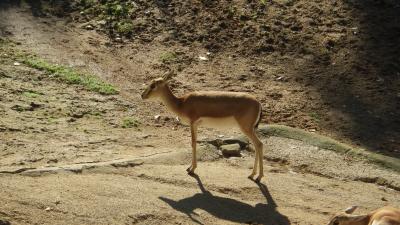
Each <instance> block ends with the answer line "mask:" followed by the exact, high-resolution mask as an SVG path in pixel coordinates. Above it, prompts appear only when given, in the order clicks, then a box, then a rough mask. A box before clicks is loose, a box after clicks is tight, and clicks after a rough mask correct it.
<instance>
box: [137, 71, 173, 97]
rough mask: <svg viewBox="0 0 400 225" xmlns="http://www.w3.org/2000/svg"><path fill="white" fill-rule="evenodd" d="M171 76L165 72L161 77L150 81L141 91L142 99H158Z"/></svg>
mask: <svg viewBox="0 0 400 225" xmlns="http://www.w3.org/2000/svg"><path fill="white" fill-rule="evenodd" d="M172 75H173V73H172V72H167V73H165V74H164V76H163V77H160V78H157V79H154V80H152V81H151V83H150V84H149V85H148V86H147V88H146V90H144V91H143V93H142V99H155V98H159V97H160V96H161V95H162V94H163V91H164V90H165V87H166V85H167V83H168V80H169V79H171V77H172Z"/></svg>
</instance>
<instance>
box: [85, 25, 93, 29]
mask: <svg viewBox="0 0 400 225" xmlns="http://www.w3.org/2000/svg"><path fill="white" fill-rule="evenodd" d="M93 28H94V27H93V26H92V25H91V24H89V25H87V26H85V29H86V30H93Z"/></svg>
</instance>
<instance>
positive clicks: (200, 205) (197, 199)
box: [159, 175, 290, 225]
mask: <svg viewBox="0 0 400 225" xmlns="http://www.w3.org/2000/svg"><path fill="white" fill-rule="evenodd" d="M192 177H194V178H195V179H196V180H197V183H198V185H199V188H200V190H201V193H197V194H195V195H193V196H191V197H188V198H184V199H181V200H178V201H175V200H172V199H169V198H165V197H159V198H160V199H161V200H162V201H164V202H166V203H168V204H169V205H170V206H171V207H172V208H174V209H175V210H177V211H180V212H182V213H185V214H186V215H188V217H189V218H190V219H191V220H192V221H193V222H195V223H198V224H203V223H202V222H201V221H199V220H198V219H197V218H196V217H197V216H198V214H197V213H195V212H194V211H195V210H196V209H201V210H204V211H206V212H208V213H209V214H211V215H213V216H215V217H217V218H219V219H223V220H228V221H232V222H237V223H248V224H253V223H257V224H268V225H289V224H290V221H289V219H288V218H287V217H286V216H285V215H282V214H281V213H279V212H278V211H277V209H276V208H277V205H276V203H275V201H274V199H273V198H272V196H271V194H270V193H269V191H268V188H267V186H265V185H264V184H262V183H257V185H258V186H259V188H260V191H261V193H262V194H263V195H264V197H265V198H266V201H267V202H266V203H258V204H256V205H255V206H252V205H250V204H247V203H244V202H241V201H238V200H235V199H232V198H226V197H220V196H215V195H213V194H212V193H211V192H209V191H208V190H206V189H205V187H204V185H203V183H202V182H201V179H200V177H199V176H197V175H192Z"/></svg>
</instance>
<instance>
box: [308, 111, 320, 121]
mask: <svg viewBox="0 0 400 225" xmlns="http://www.w3.org/2000/svg"><path fill="white" fill-rule="evenodd" d="M308 115H309V116H310V117H311V118H312V119H313V120H314V121H316V122H319V121H321V116H320V115H319V114H318V113H316V112H311V113H309V114H308Z"/></svg>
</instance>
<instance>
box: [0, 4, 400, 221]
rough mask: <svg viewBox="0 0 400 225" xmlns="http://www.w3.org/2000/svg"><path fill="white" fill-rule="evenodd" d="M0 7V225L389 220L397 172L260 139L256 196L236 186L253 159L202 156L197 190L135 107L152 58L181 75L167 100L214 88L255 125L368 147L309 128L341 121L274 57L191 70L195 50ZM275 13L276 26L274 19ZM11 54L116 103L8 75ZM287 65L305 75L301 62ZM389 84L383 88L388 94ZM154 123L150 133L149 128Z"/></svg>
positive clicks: (169, 129) (17, 70)
mask: <svg viewBox="0 0 400 225" xmlns="http://www.w3.org/2000/svg"><path fill="white" fill-rule="evenodd" d="M0 6H2V8H1V9H0V32H1V33H0V34H1V35H2V37H7V38H10V39H11V40H13V41H15V42H16V43H17V45H16V46H15V47H14V48H12V49H8V48H7V50H4V49H3V50H4V52H0V54H1V58H0V59H1V62H0V64H1V67H0V82H1V84H0V87H1V88H0V103H1V106H0V107H1V108H0V113H1V115H2V118H1V119H0V121H1V123H0V140H1V142H0V148H1V151H0V154H1V158H0V180H1V182H0V202H1V203H2V204H0V224H2V223H4V224H7V223H6V221H9V223H11V224H160V223H163V224H165V223H167V224H238V223H245V224H246V223H247V224H283V225H285V224H302V225H303V224H310V225H315V224H324V223H326V221H327V220H328V218H329V216H330V215H331V214H332V213H334V212H336V211H338V210H340V209H344V208H346V207H348V206H350V205H360V212H367V211H369V210H372V209H374V208H376V207H379V206H383V205H394V206H400V192H399V191H400V183H399V180H400V175H399V174H398V173H397V172H394V171H390V170H386V169H383V168H380V167H378V166H376V165H371V164H369V163H367V162H366V161H364V160H362V159H357V158H354V157H350V156H347V155H341V154H337V153H334V152H330V151H326V150H324V149H319V148H318V147H315V146H310V145H306V144H304V143H302V142H299V141H295V140H290V139H285V138H279V137H262V138H263V142H264V143H265V144H266V146H265V152H266V157H265V160H264V164H265V167H266V168H265V172H266V176H265V179H264V180H263V182H262V183H260V184H256V183H254V182H252V181H251V180H248V179H247V178H246V177H247V175H248V174H249V173H250V171H251V166H252V163H253V155H252V153H251V152H248V151H243V152H242V157H232V158H224V157H221V156H220V155H219V154H218V150H217V149H216V147H215V146H213V145H210V144H204V143H203V144H201V150H200V151H201V152H202V153H201V154H200V156H199V157H200V161H201V162H200V163H199V168H198V170H197V174H198V176H195V177H191V176H188V175H187V174H186V172H185V169H186V167H187V166H188V163H189V160H190V148H189V146H190V145H189V140H190V132H189V130H188V128H187V127H185V126H183V125H181V124H179V123H178V122H177V121H176V120H175V118H174V116H173V115H171V114H170V113H168V112H167V111H166V110H165V108H164V107H163V106H161V105H160V104H159V103H152V102H143V101H142V100H141V99H140V95H139V94H140V93H141V91H142V90H143V88H144V87H145V86H144V84H145V83H146V82H147V81H148V80H149V79H150V78H153V77H157V76H159V75H160V74H162V72H163V71H164V70H165V67H166V65H165V63H163V62H161V61H162V60H160V56H162V55H163V54H164V53H165V52H171V51H173V52H176V53H178V58H179V60H180V61H179V63H178V64H177V65H174V66H177V67H179V66H181V67H182V70H181V71H180V72H179V73H178V75H177V77H176V78H175V80H174V82H173V87H174V90H175V91H176V92H177V93H183V92H185V91H190V90H197V89H209V90H215V89H219V88H223V89H225V90H232V91H247V92H252V93H253V94H255V95H257V97H259V98H260V99H261V100H262V102H263V106H264V108H265V111H266V114H267V116H266V117H265V118H264V121H265V120H268V121H273V122H282V123H287V124H289V125H296V126H299V127H302V128H306V129H316V130H317V131H318V132H319V131H320V129H322V130H323V131H321V132H322V133H328V134H330V135H331V136H333V137H341V138H343V140H347V141H349V142H350V143H351V144H361V145H362V146H364V147H365V146H366V147H368V146H370V145H369V143H366V142H363V139H362V138H361V139H357V138H356V139H354V138H353V137H350V136H346V135H343V134H342V133H340V132H338V131H337V130H334V129H330V128H329V126H327V128H323V127H324V125H326V123H329V122H326V121H325V122H326V123H325V122H322V123H321V124H320V123H319V122H318V121H320V120H322V119H321V118H322V117H321V116H319V115H320V114H324V113H325V112H335V113H339V114H341V113H343V112H342V111H340V110H337V111H335V110H332V109H331V108H329V107H328V106H327V107H326V108H322V109H321V108H320V106H323V105H324V101H323V100H322V99H323V98H324V97H323V96H324V95H319V94H318V93H317V91H316V90H317V89H318V88H315V87H310V86H309V85H306V84H303V83H301V82H296V81H295V77H291V75H292V74H293V73H294V70H293V69H294V68H293V67H290V68H287V69H285V67H286V66H285V64H287V63H285V61H283V62H279V63H278V62H277V61H276V60H273V59H274V57H275V56H277V55H264V56H263V57H265V58H264V59H260V58H257V59H256V58H255V57H254V56H251V57H250V56H249V55H248V54H247V53H246V54H247V56H249V57H241V56H240V54H238V53H235V54H233V52H232V51H228V50H226V51H222V50H219V51H212V52H211V55H210V56H209V57H210V59H209V60H208V61H199V60H198V56H199V55H201V56H203V55H207V54H206V52H207V51H209V49H207V48H205V47H204V46H202V45H198V46H188V45H185V44H179V45H178V44H171V45H170V46H168V45H165V44H163V43H162V42H161V41H157V39H156V40H155V41H153V42H151V43H146V42H142V41H126V42H125V43H118V42H114V41H113V40H110V38H109V37H107V36H106V35H104V34H102V33H101V32H98V31H96V30H85V29H82V28H81V27H80V26H79V24H78V23H75V22H71V21H68V20H65V19H60V18H56V17H34V16H32V12H31V9H30V8H29V7H28V6H25V5H23V6H22V7H17V6H12V5H11V4H6V5H0ZM274 7H275V8H276V10H277V11H278V12H279V10H282V9H281V8H280V7H284V5H283V6H280V5H279V4H277V5H274V6H272V8H274ZM307 7H311V6H307ZM273 15H274V14H273ZM343 26H344V25H343ZM288 29H290V28H288ZM160 32H161V31H160ZM233 41H235V40H233ZM248 41H252V40H251V39H249V40H248ZM214 47H215V46H214ZM15 49H19V50H25V51H28V52H33V53H35V54H37V55H38V56H40V57H42V58H45V59H47V60H49V61H50V62H53V63H61V64H64V65H68V66H73V67H74V68H78V69H80V70H82V71H88V72H90V73H93V74H96V75H97V76H99V77H101V78H102V79H104V80H106V81H108V82H110V83H112V84H114V85H115V86H117V87H118V88H119V89H120V90H121V93H120V94H118V95H111V96H104V95H100V94H96V93H93V92H90V91H87V90H85V89H83V88H82V87H79V86H74V85H68V84H64V83H60V82H59V81H57V80H56V79H53V78H51V77H49V76H48V74H45V73H44V72H41V71H38V70H35V69H32V68H29V67H27V66H25V65H23V64H21V65H15V64H14V63H15V61H13V60H12V59H11V57H9V55H11V54H12V51H14V50H15ZM218 49H219V48H218ZM250 50H251V49H250ZM250 50H249V51H250ZM8 51H11V52H8ZM242 51H244V50H243V49H242ZM239 52H240V51H239ZM234 55H239V56H234ZM281 57H283V56H280V57H279V59H282V58H281ZM286 57H287V60H291V59H293V58H292V57H294V56H293V55H292V56H291V55H290V54H289V55H286ZM283 58H284V57H283ZM297 60H298V61H296V62H297V64H303V63H307V62H309V61H307V60H308V59H307V55H304V56H303V58H299V59H297ZM297 64H296V65H297ZM249 65H250V66H249ZM333 66H334V65H333ZM321 67H324V66H321ZM310 68H311V67H310ZM310 68H308V69H310ZM289 72H290V73H289ZM317 72H318V71H317V70H316V71H314V72H313V73H311V72H310V74H314V75H315V74H316V73H317ZM257 74H268V76H267V75H257ZM266 76H267V77H266ZM262 79H266V81H265V82H260V81H261V80H262ZM368 79H369V78H368ZM366 82H367V81H366ZM385 82H389V81H388V80H386V81H385ZM389 83H390V82H389ZM371 84H372V83H371ZM397 84H398V83H396V82H393V83H391V85H393V86H390V87H388V90H392V89H394V88H395V87H396V85H397ZM366 85H367V86H368V85H370V83H368V82H367V84H366ZM307 87H309V88H307ZM321 88H323V86H322V87H321ZM374 88H376V87H375V86H374ZM379 88H383V87H379ZM379 88H378V89H379ZM356 89H357V88H356ZM361 89H362V87H360V90H361ZM384 89H385V88H384ZM357 90H358V89H357ZM385 90H386V89H385ZM395 91H396V90H395ZM378 92H379V91H378ZM370 94H371V96H372V95H374V96H375V92H371V93H370ZM371 96H370V95H366V96H364V95H363V96H362V98H368V97H371ZM383 96H385V95H383ZM390 96H391V97H390V99H396V97H395V96H394V97H393V96H392V95H391V94H390ZM392 97H393V98H392ZM375 100H377V99H375ZM378 100H381V99H378ZM389 103H390V102H389ZM325 105H326V104H325ZM387 106H388V108H389V109H393V107H394V108H395V107H397V105H396V104H388V105H387ZM388 108H385V109H382V110H383V111H380V110H381V109H379V110H378V109H377V113H381V112H386V110H389V109H388ZM287 113H288V114H287ZM392 113H393V115H391V116H388V117H385V118H382V119H383V120H385V121H386V122H388V123H389V122H391V125H390V126H389V127H388V128H387V131H393V132H392V136H390V137H389V138H388V139H387V140H386V139H385V141H383V142H379V141H377V142H379V143H380V144H382V143H383V145H384V146H385V148H386V147H387V146H389V147H388V148H387V149H390V151H387V152H388V154H392V155H397V154H398V153H396V151H395V150H396V149H397V147H398V143H397V142H396V141H398V139H394V141H388V140H389V139H392V138H394V137H397V136H396V135H398V120H397V119H395V118H396V117H395V116H396V115H397V114H398V112H397V111H392ZM157 114H160V115H161V119H160V120H155V119H154V116H155V115H157ZM341 115H342V114H341ZM380 115H381V114H380ZM348 116H349V115H346V114H345V113H343V121H350V120H347V119H349V117H348ZM392 116H393V117H392ZM126 118H131V119H134V120H135V121H138V123H139V124H138V126H137V127H130V128H124V120H125V119H126ZM332 118H338V117H337V116H336V115H332ZM346 118H347V119H346ZM374 118H375V117H374ZM391 118H394V119H391ZM397 118H398V117H397ZM290 121H295V122H293V123H295V124H291V122H290ZM343 121H342V122H343ZM374 121H378V120H374ZM379 121H380V120H379ZM330 122H333V123H336V122H337V121H335V120H333V121H330ZM358 122H362V121H356V122H355V123H358ZM344 126H352V125H351V124H350V122H349V123H344ZM324 129H325V130H324ZM343 129H344V130H345V129H346V127H345V128H343ZM396 132H397V133H396ZM218 135H224V137H229V136H237V135H238V133H237V132H226V131H224V132H217V131H214V130H209V129H200V137H201V138H209V139H215V138H216V137H217V136H218ZM219 137H221V136H219ZM388 143H389V144H388ZM385 148H383V149H385ZM49 168H50V169H49ZM71 168H72V169H71Z"/></svg>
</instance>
